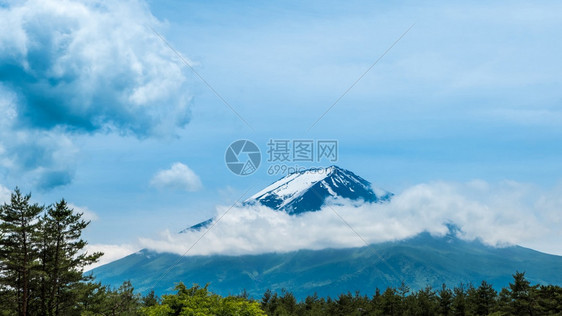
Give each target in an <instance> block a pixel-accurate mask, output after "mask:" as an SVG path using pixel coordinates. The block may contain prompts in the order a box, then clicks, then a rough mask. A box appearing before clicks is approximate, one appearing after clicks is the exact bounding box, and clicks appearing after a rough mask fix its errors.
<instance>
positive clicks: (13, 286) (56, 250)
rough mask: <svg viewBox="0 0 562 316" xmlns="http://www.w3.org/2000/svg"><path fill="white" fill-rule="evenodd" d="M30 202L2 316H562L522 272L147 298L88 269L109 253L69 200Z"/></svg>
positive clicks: (3, 276) (559, 291) (9, 249)
mask: <svg viewBox="0 0 562 316" xmlns="http://www.w3.org/2000/svg"><path fill="white" fill-rule="evenodd" d="M30 199H31V195H30V194H27V195H24V194H22V193H21V191H20V190H19V189H17V188H16V189H15V190H14V192H13V193H12V194H11V198H10V201H9V202H7V203H4V204H3V205H2V206H0V315H24V316H27V315H49V316H50V315H151V316H164V315H562V287H560V286H556V285H532V284H531V283H530V282H529V281H528V280H527V279H526V278H525V274H524V273H520V272H516V273H515V274H514V275H513V281H512V283H510V284H509V286H507V287H505V288H503V289H501V291H499V292H497V291H496V290H495V289H494V288H493V287H492V285H491V284H489V283H487V282H486V281H482V283H481V284H480V285H479V286H477V287H475V286H473V285H470V284H469V285H463V284H461V285H459V286H456V287H454V288H448V287H447V286H445V285H443V286H442V287H441V288H439V289H433V288H431V287H426V288H425V289H421V290H417V291H411V290H410V289H409V288H408V287H407V286H406V285H405V284H402V285H401V286H400V287H398V288H392V287H389V288H387V289H385V290H384V291H381V290H379V289H375V290H374V293H372V294H371V295H365V294H361V293H358V292H357V293H343V294H340V295H339V296H337V297H335V298H331V297H327V298H323V297H318V296H317V295H316V294H314V295H311V296H308V297H306V298H305V299H304V300H300V301H299V300H297V299H296V298H295V296H294V295H293V294H292V293H291V292H289V291H286V290H281V291H280V292H279V293H277V292H272V291H269V290H268V291H266V292H265V293H264V294H263V296H262V297H261V298H258V299H255V298H250V297H249V296H248V294H247V293H246V292H245V291H244V292H243V293H241V294H240V295H229V296H225V297H223V296H220V295H217V294H214V293H212V292H211V291H209V289H208V286H204V287H201V286H198V285H193V286H192V287H190V288H188V287H187V286H185V285H184V284H183V283H181V282H180V283H179V284H177V285H176V287H175V293H174V294H168V295H163V296H162V297H158V296H157V295H155V294H154V292H150V293H148V294H146V295H140V294H138V293H136V292H135V291H134V288H133V285H132V284H131V283H130V282H128V281H126V282H124V283H123V284H122V285H121V286H120V287H119V288H116V289H114V288H111V287H109V286H106V285H102V284H100V283H99V282H96V281H95V279H94V278H93V277H92V276H91V275H88V274H85V273H84V272H83V270H84V267H86V266H88V265H90V264H92V263H95V262H96V261H98V260H99V258H100V256H102V254H101V253H91V254H88V253H87V252H85V251H84V249H85V246H86V245H87V243H86V241H85V240H83V239H82V237H81V235H82V231H83V230H84V229H85V228H86V227H87V226H88V225H89V222H88V221H85V220H84V219H82V216H83V214H81V213H78V212H75V211H74V210H73V209H72V208H71V207H69V205H68V203H67V202H66V201H65V200H64V199H62V200H60V201H59V202H57V203H54V204H52V205H49V206H45V205H39V204H37V203H32V202H31V201H30Z"/></svg>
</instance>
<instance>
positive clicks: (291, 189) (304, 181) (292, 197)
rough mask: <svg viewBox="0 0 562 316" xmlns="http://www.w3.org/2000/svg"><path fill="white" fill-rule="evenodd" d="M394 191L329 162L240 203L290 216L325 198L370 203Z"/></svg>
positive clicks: (204, 224)
mask: <svg viewBox="0 0 562 316" xmlns="http://www.w3.org/2000/svg"><path fill="white" fill-rule="evenodd" d="M393 195H394V194H392V193H390V192H388V191H385V190H382V189H379V188H376V187H373V186H371V183H370V182H369V181H367V180H365V179H363V178H361V177H360V176H358V175H356V174H355V173H353V172H351V171H349V170H346V169H343V168H340V167H338V166H336V165H332V166H329V167H324V168H310V169H306V170H301V171H298V172H294V173H291V174H288V175H286V176H285V177H283V178H281V179H279V180H277V181H275V182H273V183H272V184H270V185H269V186H267V187H266V188H265V189H263V190H261V191H260V192H258V193H256V194H254V195H253V196H251V197H250V198H248V199H247V200H246V201H244V203H243V204H246V205H251V204H257V203H259V204H261V205H264V206H267V207H269V208H272V209H274V210H276V211H284V212H287V213H289V214H291V215H296V214H301V213H305V212H314V211H319V210H320V209H321V208H322V206H323V205H324V203H325V202H326V200H327V199H330V198H332V199H340V198H346V199H350V200H355V201H357V200H362V201H365V202H371V203H382V202H386V201H389V200H390V199H391V198H392V196H393ZM213 220H214V218H211V219H208V220H206V221H203V222H201V223H199V224H196V225H193V226H191V227H188V228H186V229H184V230H182V231H181V232H180V233H185V232H189V231H199V230H201V229H203V228H206V227H208V226H209V225H211V223H212V222H213Z"/></svg>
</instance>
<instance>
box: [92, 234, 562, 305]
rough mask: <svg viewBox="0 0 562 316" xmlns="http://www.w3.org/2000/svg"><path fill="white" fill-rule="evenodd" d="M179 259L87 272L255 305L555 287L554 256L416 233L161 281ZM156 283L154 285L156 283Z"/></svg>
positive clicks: (197, 266) (148, 254) (223, 263)
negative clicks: (486, 286)
mask: <svg viewBox="0 0 562 316" xmlns="http://www.w3.org/2000/svg"><path fill="white" fill-rule="evenodd" d="M178 259H180V256H179V255H175V254H169V253H156V252H153V251H149V250H141V251H139V252H138V253H135V254H132V255H130V256H127V257H125V258H123V259H120V260H117V261H114V262H112V263H109V264H107V265H104V266H102V267H99V268H97V269H94V270H93V271H92V273H93V274H94V275H95V277H96V279H97V280H98V281H101V282H102V283H103V284H111V285H113V286H119V285H120V284H122V282H123V281H124V280H131V282H132V283H133V284H134V286H135V288H136V289H137V290H138V291H139V292H141V293H147V292H149V291H150V290H151V289H154V291H155V292H156V294H158V295H161V294H165V293H171V292H173V288H174V284H176V283H177V282H180V281H182V282H184V283H185V284H193V283H197V284H207V283H210V284H209V289H210V290H211V291H213V292H215V293H217V294H220V295H229V294H238V293H241V292H242V291H243V290H244V289H245V290H246V291H247V293H248V294H249V295H250V296H252V297H256V298H259V297H260V296H261V295H262V294H263V293H264V292H265V291H266V290H267V289H271V290H272V291H274V292H275V291H277V292H279V291H281V289H286V290H288V291H291V292H292V293H293V294H294V295H295V297H296V298H297V299H303V298H305V297H306V296H307V295H311V294H313V293H315V292H316V293H317V294H318V295H319V296H321V297H325V296H332V297H334V296H336V295H338V294H340V293H344V292H347V291H351V292H355V291H361V292H362V293H367V294H368V293H373V292H374V291H375V288H377V287H378V288H381V289H384V288H386V287H398V286H400V284H401V282H402V281H403V282H404V283H405V284H406V285H407V286H409V287H410V288H411V289H412V290H418V289H422V288H424V287H426V286H428V285H430V286H432V287H434V288H439V287H440V286H441V285H442V284H443V283H446V284H449V285H455V284H459V283H461V282H462V283H465V284H466V283H473V284H479V283H480V282H481V281H482V280H487V281H488V282H490V283H491V284H493V286H494V288H496V289H500V288H502V287H505V286H507V285H508V284H509V282H510V281H511V280H512V274H513V271H525V272H526V277H527V278H528V280H529V281H531V282H533V283H538V284H556V285H560V284H562V257H561V256H555V255H549V254H545V253H541V252H537V251H534V250H531V249H528V248H523V247H519V246H513V247H506V248H494V247H489V246H486V245H484V244H482V243H481V242H479V241H470V242H469V241H463V240H460V239H458V238H455V237H452V236H445V237H434V236H431V235H429V234H427V233H422V234H420V235H418V236H416V237H414V238H411V239H408V240H403V241H398V242H387V243H381V244H375V245H370V246H368V247H361V248H349V249H325V250H301V251H296V252H289V253H269V254H260V255H244V256H223V255H215V256H186V257H183V258H181V260H180V261H179V262H178V263H177V265H175V266H174V267H173V268H172V269H171V270H170V271H169V272H168V273H166V274H165V275H163V274H164V272H165V271H167V270H168V269H169V268H170V267H171V266H172V265H174V263H176V262H177V261H178ZM160 278H161V280H160V281H159V282H156V281H157V280H159V279H160Z"/></svg>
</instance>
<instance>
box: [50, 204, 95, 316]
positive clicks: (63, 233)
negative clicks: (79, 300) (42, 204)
mask: <svg viewBox="0 0 562 316" xmlns="http://www.w3.org/2000/svg"><path fill="white" fill-rule="evenodd" d="M88 224H89V222H87V221H84V220H82V214H81V213H75V212H74V210H73V209H71V208H69V207H68V204H67V203H66V201H65V200H64V199H63V200H61V201H60V202H58V203H56V204H54V205H52V206H50V207H49V208H48V210H47V213H46V214H45V216H44V218H43V223H42V230H41V241H42V242H41V249H40V259H41V267H42V272H43V275H44V282H43V286H42V291H41V292H42V295H44V296H45V297H44V302H43V306H42V307H43V308H44V310H43V314H45V315H63V314H65V311H68V310H69V309H71V308H72V302H73V301H75V300H76V296H77V293H76V291H74V286H75V285H76V284H77V283H78V282H81V281H86V280H88V279H89V278H88V277H87V276H84V275H83V268H84V267H85V266H87V265H89V264H92V263H94V262H96V261H97V260H98V259H99V257H100V256H101V255H102V254H101V253H93V254H88V253H85V252H84V247H85V246H86V241H84V240H83V239H81V235H82V231H83V230H84V229H85V228H86V227H87V226H88ZM43 291H44V293H43Z"/></svg>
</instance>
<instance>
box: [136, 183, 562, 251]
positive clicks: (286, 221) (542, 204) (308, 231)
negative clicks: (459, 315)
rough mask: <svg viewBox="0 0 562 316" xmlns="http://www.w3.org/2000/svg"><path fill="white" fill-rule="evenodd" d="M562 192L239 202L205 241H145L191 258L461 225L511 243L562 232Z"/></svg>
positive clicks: (448, 186) (447, 189) (515, 189)
mask: <svg viewBox="0 0 562 316" xmlns="http://www.w3.org/2000/svg"><path fill="white" fill-rule="evenodd" d="M561 192H562V188H559V189H557V190H554V191H552V192H550V193H548V194H539V193H538V190H537V189H535V188H533V187H531V186H527V185H523V184H518V183H514V182H503V183H501V184H497V185H491V184H489V183H486V182H483V181H473V182H470V183H466V184H453V183H443V182H437V183H430V184H421V185H416V186H414V187H411V188H409V189H407V190H405V191H404V192H402V193H401V194H398V195H396V196H395V197H394V199H393V200H392V202H390V203H388V204H370V203H360V204H357V203H352V202H351V201H347V202H343V203H342V202H341V201H339V202H338V203H332V205H330V206H327V207H324V208H323V209H322V210H321V211H318V212H313V213H306V214H304V215H302V216H290V215H287V214H286V213H283V212H275V211H273V210H271V209H268V208H266V207H261V206H251V207H240V206H238V207H234V208H232V209H230V210H229V211H228V212H227V213H226V215H224V217H223V218H222V219H221V220H220V221H219V222H218V223H217V224H216V225H215V226H214V227H213V228H212V229H211V230H209V231H208V232H207V233H206V234H205V235H204V236H203V238H201V236H202V234H203V233H204V232H205V230H202V231H195V232H188V233H184V234H177V233H176V232H169V231H166V232H164V233H163V234H162V237H161V238H160V239H147V238H142V239H140V243H141V245H142V246H143V247H147V248H149V249H153V250H156V251H160V252H172V253H177V254H182V255H183V254H185V253H186V251H187V250H188V249H189V248H190V247H191V246H192V245H194V244H195V242H196V241H197V240H198V239H199V238H201V240H200V241H199V242H198V243H197V244H196V245H195V246H194V247H193V248H192V249H191V250H189V252H188V253H187V255H208V254H231V255H238V254H256V253H265V252H286V251H292V250H298V249H322V248H328V247H334V248H341V247H358V246H364V245H365V242H366V243H377V242H384V241H392V240H401V239H405V238H408V237H413V236H415V235H416V234H419V233H421V232H429V233H431V234H433V235H437V236H442V235H444V234H447V233H448V232H449V230H448V224H455V225H457V226H458V227H459V228H460V231H459V232H457V235H458V237H460V238H463V239H466V240H474V239H479V240H481V241H483V242H484V243H486V244H488V245H492V246H505V245H512V244H519V243H522V242H528V241H534V240H538V239H540V238H553V234H559V230H558V228H557V227H559V226H560V224H562V215H561V214H560V209H562V199H561V198H560V196H561V195H560V193H561ZM227 210H228V207H226V206H224V207H218V209H217V217H220V216H221V215H222V214H224V213H225V212H226V211H227ZM342 219H343V220H342ZM344 221H345V222H344Z"/></svg>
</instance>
